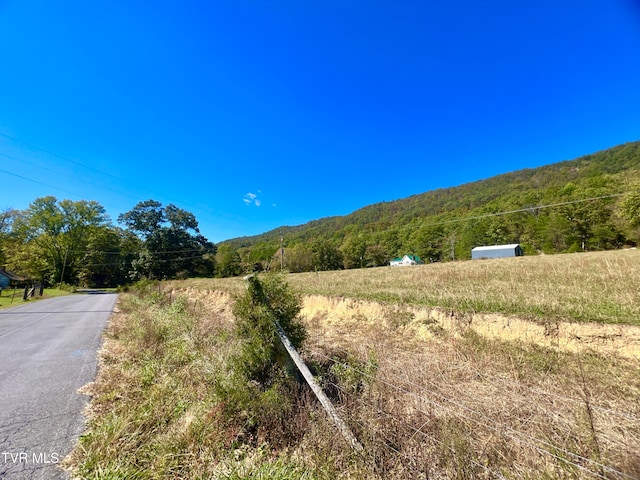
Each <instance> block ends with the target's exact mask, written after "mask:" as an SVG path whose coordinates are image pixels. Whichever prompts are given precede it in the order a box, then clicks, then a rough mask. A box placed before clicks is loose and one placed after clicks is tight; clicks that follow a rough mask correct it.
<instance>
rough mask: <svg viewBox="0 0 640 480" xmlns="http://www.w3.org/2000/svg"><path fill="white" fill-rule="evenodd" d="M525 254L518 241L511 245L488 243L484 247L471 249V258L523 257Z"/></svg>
mask: <svg viewBox="0 0 640 480" xmlns="http://www.w3.org/2000/svg"><path fill="white" fill-rule="evenodd" d="M523 255H524V251H523V250H522V247H521V246H520V245H519V244H517V243H512V244H510V245H488V246H484V247H475V248H473V249H472V250H471V259H472V260H477V259H480V258H502V257H521V256H523Z"/></svg>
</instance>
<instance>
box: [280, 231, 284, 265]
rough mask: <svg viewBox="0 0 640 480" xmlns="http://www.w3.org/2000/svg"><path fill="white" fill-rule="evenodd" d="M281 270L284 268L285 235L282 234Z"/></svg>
mask: <svg viewBox="0 0 640 480" xmlns="http://www.w3.org/2000/svg"><path fill="white" fill-rule="evenodd" d="M280 270H284V236H282V235H281V236H280Z"/></svg>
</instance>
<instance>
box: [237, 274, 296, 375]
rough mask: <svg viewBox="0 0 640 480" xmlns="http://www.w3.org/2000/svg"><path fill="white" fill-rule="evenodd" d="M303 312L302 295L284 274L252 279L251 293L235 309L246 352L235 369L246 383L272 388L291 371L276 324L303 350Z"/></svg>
mask: <svg viewBox="0 0 640 480" xmlns="http://www.w3.org/2000/svg"><path fill="white" fill-rule="evenodd" d="M301 308H302V299H301V297H300V295H298V294H296V293H294V292H293V291H292V290H291V289H290V288H289V286H288V285H287V283H286V282H285V281H284V277H283V276H282V275H281V274H275V273H270V274H267V275H264V276H261V277H257V276H252V277H250V278H249V279H248V285H247V292H246V293H245V294H244V295H242V296H241V297H239V298H238V299H237V300H236V302H235V305H234V307H233V313H234V315H235V316H236V319H237V323H236V325H237V331H238V335H239V336H240V338H242V339H243V346H242V351H241V352H240V354H239V355H238V357H237V358H236V361H235V362H234V365H235V370H237V371H240V372H241V373H242V375H243V376H244V377H245V378H246V380H253V381H257V382H259V384H260V385H262V386H263V387H269V386H270V385H272V384H273V382H274V381H275V380H276V379H278V378H280V377H281V375H280V374H279V373H278V370H280V369H283V368H284V369H288V367H289V362H288V361H287V358H288V354H287V353H286V351H285V349H284V346H283V345H282V342H281V340H280V338H279V337H278V333H277V331H276V326H275V323H276V322H277V323H278V324H279V325H280V327H282V330H283V331H284V333H285V334H286V335H287V337H288V338H289V340H290V341H291V343H292V344H293V345H294V346H295V347H296V348H298V349H299V348H300V347H301V346H302V344H303V342H304V340H305V338H306V330H305V328H304V325H303V324H302V323H301V322H300V320H299V319H298V318H297V316H298V314H299V312H300V309H301Z"/></svg>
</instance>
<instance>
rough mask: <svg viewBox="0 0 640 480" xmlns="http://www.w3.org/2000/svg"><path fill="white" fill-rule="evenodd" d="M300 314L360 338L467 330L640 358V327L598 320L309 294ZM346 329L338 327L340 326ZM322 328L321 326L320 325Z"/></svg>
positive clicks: (494, 336) (313, 321) (454, 332)
mask: <svg viewBox="0 0 640 480" xmlns="http://www.w3.org/2000/svg"><path fill="white" fill-rule="evenodd" d="M301 314H302V315H303V316H304V317H305V318H306V319H307V321H308V322H311V323H313V324H318V322H320V321H321V322H326V323H327V324H329V325H332V326H333V327H334V328H335V327H338V328H337V330H338V332H339V333H340V334H344V335H346V336H347V337H348V338H349V337H351V339H352V340H354V341H356V340H357V338H358V329H357V328H354V326H355V325H358V326H360V328H363V327H365V326H366V325H378V326H379V325H385V324H386V325H388V326H390V327H393V328H402V329H404V330H407V329H412V330H414V333H415V335H416V336H417V337H418V338H420V337H433V336H435V335H438V334H439V333H441V332H447V333H450V334H454V335H455V334H460V333H462V332H463V331H464V330H465V329H467V328H472V329H473V330H474V331H475V332H476V333H478V334H480V335H483V336H485V337H487V338H491V339H500V340H509V341H523V342H528V343H536V344H539V345H542V346H546V347H550V348H557V349H561V350H566V351H570V352H579V351H588V350H593V351H595V352H597V353H600V354H615V355H619V356H621V357H625V358H629V359H640V327H636V326H631V325H606V324H598V323H571V322H548V323H546V324H543V323H536V322H532V321H528V320H523V319H519V318H515V317H509V316H505V315H500V314H495V313H491V314H484V313H476V314H461V313H456V312H453V311H451V310H445V309H442V308H427V307H410V306H406V307H404V306H399V305H387V304H382V303H377V302H369V301H364V300H354V299H350V298H335V297H324V296H321V295H308V296H306V297H304V305H303V308H302V312H301ZM341 325H342V326H343V327H344V328H339V327H340V326H341ZM316 326H319V325H316Z"/></svg>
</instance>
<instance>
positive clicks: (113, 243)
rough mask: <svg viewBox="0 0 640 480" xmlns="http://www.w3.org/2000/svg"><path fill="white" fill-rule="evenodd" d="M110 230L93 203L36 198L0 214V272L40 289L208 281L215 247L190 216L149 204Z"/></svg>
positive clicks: (172, 207)
mask: <svg viewBox="0 0 640 480" xmlns="http://www.w3.org/2000/svg"><path fill="white" fill-rule="evenodd" d="M118 224H119V225H114V224H113V223H112V222H111V220H110V218H109V217H108V216H107V214H106V212H105V209H104V207H103V206H102V205H100V204H99V203H98V202H95V201H87V200H80V201H72V200H58V199H57V198H55V197H53V196H48V197H41V198H37V199H36V200H35V201H33V202H32V203H31V204H30V205H29V207H28V208H26V209H25V210H14V209H6V210H5V211H3V212H2V213H0V265H4V266H6V267H7V268H8V269H9V270H12V271H15V272H17V273H19V274H20V275H22V276H25V277H28V278H30V279H32V280H37V281H43V282H44V283H45V284H47V285H55V284H62V283H65V284H69V285H82V286H91V287H103V286H117V285H125V284H128V283H130V282H132V281H136V280H139V279H141V278H152V279H168V278H186V277H193V276H212V275H214V274H215V270H216V269H215V255H216V246H215V245H214V244H213V243H211V242H210V241H208V240H207V239H206V238H205V237H204V236H202V235H201V234H200V230H199V227H198V222H197V220H196V218H195V216H194V215H193V214H192V213H190V212H188V211H186V210H182V209H180V208H178V207H176V206H175V205H171V204H169V205H166V206H163V205H162V204H161V203H160V202H157V201H155V200H147V201H144V202H140V203H138V204H137V205H136V206H135V207H134V208H133V209H132V210H130V211H128V212H126V213H123V214H121V215H119V216H118Z"/></svg>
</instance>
